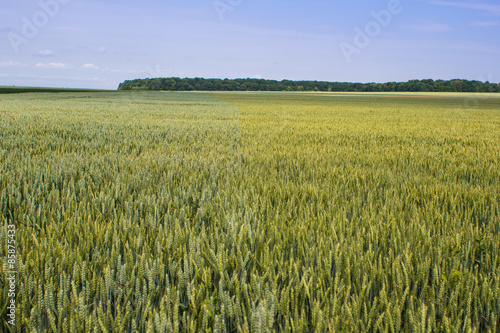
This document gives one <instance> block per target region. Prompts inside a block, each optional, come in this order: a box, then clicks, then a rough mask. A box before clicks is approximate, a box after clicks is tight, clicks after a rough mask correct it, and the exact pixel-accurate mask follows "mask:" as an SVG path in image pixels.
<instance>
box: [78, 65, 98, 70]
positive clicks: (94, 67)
mask: <svg viewBox="0 0 500 333" xmlns="http://www.w3.org/2000/svg"><path fill="white" fill-rule="evenodd" d="M82 68H83V69H99V66H96V65H94V64H85V65H83V66H82Z"/></svg>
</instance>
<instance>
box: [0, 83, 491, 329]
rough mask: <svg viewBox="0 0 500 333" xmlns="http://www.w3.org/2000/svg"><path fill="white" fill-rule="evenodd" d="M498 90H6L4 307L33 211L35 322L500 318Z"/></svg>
mask: <svg viewBox="0 0 500 333" xmlns="http://www.w3.org/2000/svg"><path fill="white" fill-rule="evenodd" d="M496 96H497V95H495V94H451V93H438V94H430V93H414V94H411V93H406V94H398V93H392V94H390V93H389V94H381V93H378V94H377V93H372V94H362V93H351V94H349V93H247V92H245V93H236V92H234V93H223V92H218V93H213V94H210V93H200V92H192V93H173V92H169V93H166V92H144V93H139V92H136V93H132V92H101V93H98V92H73V93H57V94H53V93H52V94H51V93H27V94H9V95H2V96H1V97H0V161H1V163H0V221H1V223H2V224H3V226H4V227H2V228H1V231H0V233H1V239H2V246H1V247H0V248H1V250H0V257H1V258H2V261H3V264H4V265H2V266H3V267H2V268H0V269H2V274H0V283H1V285H2V287H3V292H2V293H0V306H1V308H2V309H3V310H2V311H4V312H5V311H6V307H7V302H8V300H9V298H8V296H7V295H8V292H9V290H8V289H9V283H8V282H7V281H6V278H5V276H6V274H5V272H6V258H7V257H8V247H7V241H6V239H7V238H8V235H7V230H8V228H7V227H6V226H7V224H13V223H15V224H16V225H17V233H16V244H17V249H16V250H17V262H18V267H17V270H18V275H17V298H16V306H17V312H16V325H15V327H16V329H18V331H19V332H269V331H277V332H379V331H388V332H426V331H427V332H471V331H472V332H496V331H500V316H499V315H498V314H499V313H500V204H499V202H500V168H499V166H498V164H499V161H500V98H498V97H496ZM2 318H3V319H2V320H3V321H2V324H1V325H2V327H1V328H2V331H6V330H7V329H9V328H10V327H12V326H8V325H7V323H6V322H5V320H6V318H7V317H6V316H5V315H4V316H3V317H2Z"/></svg>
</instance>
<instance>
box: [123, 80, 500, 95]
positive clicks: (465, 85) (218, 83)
mask: <svg viewBox="0 0 500 333" xmlns="http://www.w3.org/2000/svg"><path fill="white" fill-rule="evenodd" d="M118 90H164V91H191V90H202V91H341V92H347V91H353V92H372V91H382V92H391V91H392V92H394V91H401V92H500V84H497V83H490V82H480V81H468V80H459V79H456V80H449V81H445V80H431V79H428V80H411V81H408V82H387V83H350V82H324V81H290V80H282V81H276V80H264V79H234V80H230V79H204V78H194V79H193V78H184V79H181V78H178V77H171V78H155V79H137V80H128V81H125V82H123V83H121V84H120V85H119V87H118Z"/></svg>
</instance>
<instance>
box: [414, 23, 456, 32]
mask: <svg viewBox="0 0 500 333" xmlns="http://www.w3.org/2000/svg"><path fill="white" fill-rule="evenodd" d="M409 27H410V29H412V30H414V31H417V32H445V31H452V30H453V28H452V27H451V26H449V25H447V24H444V23H417V24H413V25H410V26H409Z"/></svg>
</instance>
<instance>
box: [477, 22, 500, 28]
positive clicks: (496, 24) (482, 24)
mask: <svg viewBox="0 0 500 333" xmlns="http://www.w3.org/2000/svg"><path fill="white" fill-rule="evenodd" d="M470 25H471V26H473V27H483V28H491V27H499V26H500V21H474V22H471V24H470Z"/></svg>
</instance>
